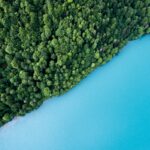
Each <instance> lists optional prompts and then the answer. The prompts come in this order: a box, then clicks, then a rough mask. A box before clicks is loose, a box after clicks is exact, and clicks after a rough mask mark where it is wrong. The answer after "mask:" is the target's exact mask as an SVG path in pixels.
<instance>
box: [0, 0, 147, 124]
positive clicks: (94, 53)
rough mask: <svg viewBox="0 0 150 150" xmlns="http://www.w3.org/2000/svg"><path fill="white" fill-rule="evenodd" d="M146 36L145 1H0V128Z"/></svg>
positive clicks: (57, 93)
mask: <svg viewBox="0 0 150 150" xmlns="http://www.w3.org/2000/svg"><path fill="white" fill-rule="evenodd" d="M148 33H150V0H0V125H3V124H5V123H6V122H8V121H10V120H11V119H13V118H14V117H15V116H21V115H25V114H26V113H27V112H30V111H31V110H33V109H35V108H38V107H39V106H40V105H41V104H42V102H43V101H44V100H45V99H46V98H49V97H52V96H58V95H61V94H63V93H65V92H66V91H68V90H69V89H71V88H72V87H73V86H75V85H76V84H77V83H79V81H80V80H81V79H83V78H84V77H86V76H87V75H88V74H89V73H90V72H91V71H92V70H94V69H95V68H96V67H97V66H101V65H103V64H105V63H106V62H108V61H109V60H111V59H112V57H113V56H115V55H116V54H118V52H119V51H120V50H121V48H122V47H123V46H124V45H125V44H126V43H127V42H128V41H130V40H133V39H136V38H138V37H140V36H142V35H144V34H148ZM135 55H136V54H135ZM141 57H142V56H141ZM139 61H140V60H139Z"/></svg>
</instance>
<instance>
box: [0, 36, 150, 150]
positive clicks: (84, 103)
mask: <svg viewBox="0 0 150 150" xmlns="http://www.w3.org/2000/svg"><path fill="white" fill-rule="evenodd" d="M149 149H150V35H149V36H145V37H143V38H140V39H138V40H136V41H133V42H129V44H128V45H127V46H125V47H124V48H123V49H122V51H121V53H120V54H119V55H118V56H116V57H115V58H114V59H113V60H112V61H111V62H110V63H108V64H106V65H105V66H103V67H99V68H98V69H96V70H95V71H94V72H93V73H91V74H90V75H89V76H88V77H87V78H86V79H84V80H83V81H82V82H81V83H80V84H79V85H78V86H76V87H75V88H73V89H72V90H71V91H69V92H68V93H67V94H65V95H64V96H61V97H57V98H53V99H51V100H48V101H46V102H45V103H44V104H43V105H42V106H41V107H40V108H39V109H38V110H36V111H34V112H32V113H30V114H27V115H26V116H25V117H23V118H17V119H15V120H13V121H12V122H10V123H8V124H6V125H5V126H4V127H2V128H1V129H0V150H149Z"/></svg>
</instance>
